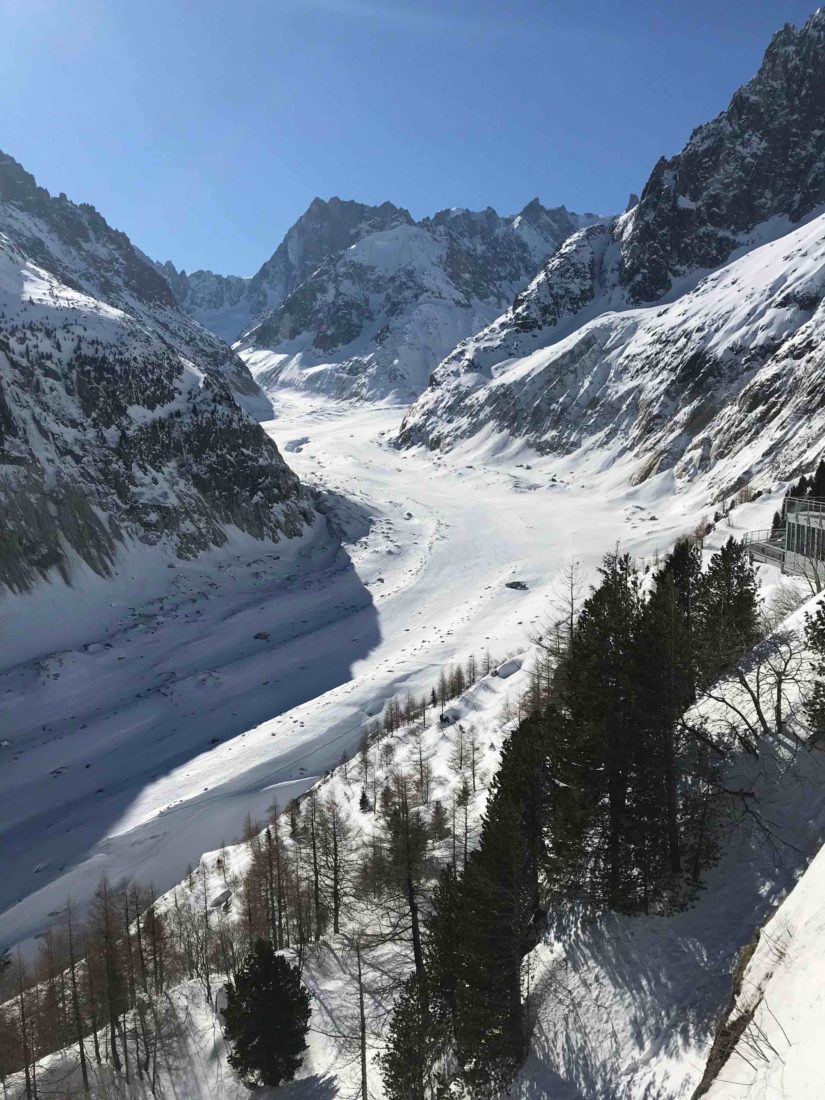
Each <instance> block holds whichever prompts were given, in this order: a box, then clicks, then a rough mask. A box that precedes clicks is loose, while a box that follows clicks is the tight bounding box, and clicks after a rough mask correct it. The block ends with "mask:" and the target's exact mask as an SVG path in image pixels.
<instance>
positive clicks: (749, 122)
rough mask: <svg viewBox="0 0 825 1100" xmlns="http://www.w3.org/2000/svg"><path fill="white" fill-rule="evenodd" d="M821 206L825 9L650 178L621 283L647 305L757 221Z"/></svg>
mask: <svg viewBox="0 0 825 1100" xmlns="http://www.w3.org/2000/svg"><path fill="white" fill-rule="evenodd" d="M824 202H825V10H820V11H818V12H816V14H815V15H813V16H812V17H811V19H810V20H809V21H808V23H806V25H805V26H804V27H803V28H802V29H801V30H797V29H796V28H795V27H792V26H789V25H788V26H785V27H784V28H783V29H782V30H781V31H779V33H778V34H776V35H775V36H774V38H773V41H772V42H771V44H770V46H769V47H768V50H767V53H766V54H765V59H764V61H763V63H762V66H761V68H760V69H759V72H758V73H757V74H756V76H755V77H754V78H753V80H751V81H750V82H749V83H748V84H746V85H745V86H744V87H743V88H740V89H739V91H738V92H736V94H735V95H734V97H733V99H732V100H731V102H730V106H729V107H728V108H727V110H726V111H723V112H722V113H721V114H720V115H718V116H717V117H716V118H715V119H714V120H713V121H712V122H708V123H706V124H705V125H704V126H700V127H699V128H698V129H697V130H694V132H693V134H692V135H691V138H690V140H689V141H688V143H687V145H686V146H685V148H684V149H683V150H682V152H681V153H679V154H678V155H677V156H675V157H673V158H672V159H671V160H665V159H664V158H662V159H661V160H660V161H659V163H658V164H657V165H656V167H655V168H654V169H653V172H652V173H651V176H650V179H649V180H648V182H647V184H646V186H645V189H644V191H643V192H642V197H641V201H640V203H639V205H638V207H637V209H636V214H635V217H634V219H633V228H632V231H631V232H630V233H628V235H627V237H626V239H625V241H624V245H623V248H622V266H621V275H620V277H621V281H622V283H623V284H624V285H626V286H627V288H628V293H629V296H630V299H631V301H633V302H650V301H654V300H655V299H657V298H659V297H661V295H662V294H665V293H666V292H667V291H668V290H670V288H671V285H672V283H673V280H674V279H675V278H678V277H679V276H681V275H682V274H684V273H685V272H689V271H692V270H695V269H696V268H710V267H716V266H717V265H718V264H720V263H722V262H723V261H724V260H726V259H727V257H728V256H729V255H730V254H731V252H732V251H733V250H734V249H735V248H737V247H738V246H739V245H740V244H741V242H742V239H743V237H745V236H746V235H747V233H748V232H749V231H750V230H752V229H753V228H754V226H757V225H759V224H760V223H761V222H764V221H767V219H768V218H771V217H774V216H776V215H785V216H787V217H788V218H789V219H790V221H791V222H798V221H799V220H800V218H802V217H803V216H804V215H805V214H807V213H808V212H809V211H810V210H812V209H813V208H814V207H815V206H818V205H819V204H820V203H824Z"/></svg>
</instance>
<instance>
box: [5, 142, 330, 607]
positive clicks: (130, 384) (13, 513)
mask: <svg viewBox="0 0 825 1100" xmlns="http://www.w3.org/2000/svg"><path fill="white" fill-rule="evenodd" d="M238 402H240V403H242V404H243V405H245V406H246V408H247V409H248V410H250V411H252V412H257V413H259V414H263V415H266V413H267V410H268V409H269V406H268V403H267V402H266V401H265V400H264V398H263V396H262V394H261V393H260V390H259V389H258V388H257V386H256V385H255V383H254V382H253V381H252V378H251V377H250V375H249V373H248V371H247V370H246V368H245V366H244V365H243V363H242V362H241V361H240V359H238V357H237V356H236V355H234V354H233V353H232V352H231V351H230V350H229V349H228V348H227V347H226V345H224V344H223V343H221V341H220V340H218V339H217V338H216V337H215V336H214V335H213V334H212V333H209V332H207V331H206V330H205V329H203V328H202V327H201V326H200V325H198V324H197V323H196V322H194V321H193V320H192V319H191V318H190V317H189V316H188V315H187V314H186V313H184V312H183V311H182V310H181V309H180V307H178V306H177V304H176V303H175V300H174V298H173V297H172V294H171V292H170V291H169V288H168V286H167V285H166V283H165V282H164V281H163V280H162V279H161V278H160V277H159V276H158V275H157V273H156V272H155V271H154V270H153V269H152V268H151V267H150V266H149V265H147V264H146V263H145V262H144V261H143V260H142V259H141V257H140V255H139V254H138V253H137V252H136V250H135V249H134V248H133V247H132V245H131V244H130V243H129V241H128V239H127V238H126V237H125V236H124V235H123V234H122V233H118V232H117V231H115V230H112V229H111V228H110V227H109V226H108V225H107V224H106V222H105V221H104V220H103V218H102V217H101V216H100V215H99V214H97V213H96V211H94V210H93V209H92V208H91V207H87V206H75V205H74V204H73V203H71V202H69V201H68V200H67V199H66V198H65V196H61V197H59V198H56V199H55V198H52V197H51V196H50V195H49V194H48V193H47V192H46V191H44V190H43V189H42V188H39V187H37V185H36V183H35V181H34V180H33V178H32V177H31V176H30V175H28V173H26V172H25V171H24V170H23V169H22V168H21V167H20V166H19V165H18V164H17V163H16V162H15V161H13V160H12V159H11V158H10V157H7V156H2V157H0V500H1V501H2V507H3V511H4V518H5V521H6V526H5V531H4V535H3V539H2V541H1V542H0V585H5V586H7V587H8V588H11V589H26V588H29V587H31V585H32V584H33V583H34V582H35V581H36V580H37V579H38V578H39V577H45V576H47V575H49V574H50V572H51V571H52V570H57V571H59V573H60V574H61V575H62V576H63V577H64V579H67V578H68V577H69V575H70V574H71V572H72V570H73V568H74V566H76V565H78V564H81V563H83V564H85V565H86V566H89V567H91V568H92V569H93V570H95V571H96V572H99V573H104V574H105V573H109V572H110V571H111V569H112V566H113V563H114V561H115V559H116V557H117V556H118V554H119V553H120V552H121V551H122V550H123V548H124V547H125V546H126V545H127V544H128V543H130V542H131V541H134V540H136V541H138V542H141V543H144V544H148V545H156V544H163V545H165V546H167V547H168V549H169V550H170V551H171V552H173V553H175V554H177V555H179V556H181V557H192V556H194V555H196V554H197V553H199V552H200V551H201V550H203V549H205V548H207V547H210V546H218V545H221V544H222V543H224V542H225V541H226V540H227V538H228V530H229V529H230V528H234V529H239V530H240V531H243V532H246V533H248V534H251V535H253V536H254V537H256V538H267V539H271V540H274V541H277V540H280V539H281V538H282V537H284V536H292V535H296V534H298V533H300V532H301V531H302V530H303V529H304V527H305V526H306V525H307V524H310V523H312V522H313V519H314V512H313V509H312V507H311V505H310V502H309V498H308V497H307V495H306V493H305V491H304V490H303V489H302V487H301V486H300V484H299V482H298V480H297V478H296V477H295V476H294V475H293V474H292V473H291V472H290V471H289V469H288V468H287V467H286V465H285V463H284V461H283V460H282V458H281V456H280V454H279V453H278V451H277V449H276V447H275V446H274V444H273V443H272V441H271V440H270V439H269V438H268V437H267V435H266V434H265V433H264V432H263V431H262V430H261V429H260V428H259V427H258V425H257V424H256V423H255V422H254V421H253V420H252V419H251V417H250V416H249V415H248V413H247V412H244V411H243V410H242V409H241V408H240V407H239V404H238Z"/></svg>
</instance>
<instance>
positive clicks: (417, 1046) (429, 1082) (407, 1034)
mask: <svg viewBox="0 0 825 1100" xmlns="http://www.w3.org/2000/svg"><path fill="white" fill-rule="evenodd" d="M444 1054H445V1041H444V1035H443V1032H442V1031H441V1030H440V1029H439V1028H438V1027H437V1026H436V1025H434V1023H433V1016H432V1014H431V1012H430V1009H429V1004H428V995H427V983H426V980H424V979H423V978H420V977H419V976H418V975H417V974H411V975H410V977H409V978H407V980H406V981H405V982H404V985H403V986H402V988H401V993H400V994H399V996H398V998H397V1000H396V1002H395V1005H394V1008H393V1014H392V1020H391V1022H390V1027H389V1033H388V1036H387V1049H386V1052H385V1054H384V1055H383V1056H382V1057H381V1059H380V1065H381V1076H382V1079H383V1082H384V1090H385V1093H386V1096H387V1098H388V1100H440V1098H442V1097H446V1096H448V1095H449V1091H448V1083H447V1081H446V1079H445V1075H444V1074H443V1073H439V1068H438V1065H439V1062H440V1060H441V1059H442V1058H443V1056H444Z"/></svg>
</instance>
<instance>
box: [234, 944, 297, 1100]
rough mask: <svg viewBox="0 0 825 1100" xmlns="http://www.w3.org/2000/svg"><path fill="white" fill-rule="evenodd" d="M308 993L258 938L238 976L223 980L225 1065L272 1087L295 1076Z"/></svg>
mask: <svg viewBox="0 0 825 1100" xmlns="http://www.w3.org/2000/svg"><path fill="white" fill-rule="evenodd" d="M309 1001H310V995H309V991H308V990H307V989H306V988H305V987H304V986H303V985H302V984H301V975H300V971H299V970H298V967H297V966H293V965H291V964H290V963H289V962H287V960H286V959H285V958H284V957H283V956H282V955H278V954H276V952H275V949H274V947H273V946H272V944H271V943H268V942H267V941H265V940H258V941H257V942H256V943H255V947H254V949H253V951H252V954H251V955H250V956H249V957H248V958H247V959H246V961H245V963H244V964H243V966H242V967H241V969H240V971H239V973H238V976H237V978H236V979H235V980H234V981H231V980H230V981H228V982H227V983H226V1008H225V1009H224V1010H223V1017H224V1030H225V1033H226V1037H227V1039H228V1040H229V1041H230V1042H231V1043H232V1053H231V1054H230V1055H229V1059H228V1060H229V1064H230V1065H231V1066H232V1067H233V1069H235V1070H237V1072H238V1073H239V1074H240V1075H241V1077H242V1078H243V1079H244V1080H247V1081H251V1082H253V1083H256V1084H261V1085H268V1086H270V1087H277V1086H278V1085H282V1084H284V1083H285V1082H287V1081H291V1080H292V1078H293V1077H294V1076H295V1071H296V1070H297V1068H298V1066H299V1065H300V1064H301V1057H302V1055H303V1052H304V1051H305V1050H306V1033H307V1027H308V1025H309V1017H310V1006H309Z"/></svg>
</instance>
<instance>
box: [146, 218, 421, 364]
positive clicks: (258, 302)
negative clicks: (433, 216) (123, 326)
mask: <svg viewBox="0 0 825 1100" xmlns="http://www.w3.org/2000/svg"><path fill="white" fill-rule="evenodd" d="M411 221H412V218H411V217H410V215H409V214H408V213H407V211H406V210H401V209H400V208H399V207H397V206H393V205H392V203H389V202H385V203H383V204H382V205H381V206H366V205H364V204H363V203H360V202H349V201H344V200H342V199H339V198H332V199H330V200H329V201H328V202H324V200H323V199H317V198H316V199H313V201H312V202H311V203H310V206H309V208H308V209H307V211H306V213H304V214H302V215H301V217H300V218H299V219H298V221H297V222H296V223H295V225H293V226H292V228H291V229H290V230H289V232H288V233H287V234H286V236H285V237H284V239H283V240H282V241H281V243H280V244H279V245H278V247H277V249H276V250H275V252H274V253H273V254H272V256H271V257H270V258H269V259H268V260H267V261H266V263H265V264H264V265H263V266H262V267H261V268H260V270H259V271H258V272H257V273H256V274H255V275H253V276H252V277H251V278H242V277H240V276H238V275H216V274H215V273H214V272H212V271H193V272H191V273H190V274H188V275H187V273H186V272H185V271H178V270H177V268H176V267H175V265H174V264H173V263H171V261H167V262H166V263H164V264H155V268H156V270H157V271H158V272H159V273H160V274H161V275H163V277H164V278H165V279H166V281H167V282H168V283H169V286H170V287H171V289H172V293H173V294H174V295H175V297H176V299H177V300H178V302H179V303H180V304H181V305H182V306H183V308H184V309H186V310H187V311H188V312H189V313H191V315H192V316H193V317H194V318H195V319H196V320H198V321H200V322H201V324H203V325H205V326H206V328H208V329H211V330H212V331H213V332H215V333H216V334H217V335H218V336H220V337H221V338H222V339H223V340H226V341H227V343H232V342H234V341H235V340H237V339H238V338H239V337H240V336H241V334H242V333H243V332H244V331H245V330H246V329H247V328H249V327H250V326H251V325H252V324H253V322H254V321H256V320H257V319H258V318H260V317H261V316H262V315H263V314H264V313H266V312H267V311H268V310H270V309H272V308H274V307H275V306H277V305H278V304H279V303H280V302H282V301H283V300H284V298H286V297H287V296H288V295H289V294H291V293H292V291H293V290H295V289H296V288H297V287H298V286H300V284H301V283H302V282H303V281H304V280H305V279H306V278H307V277H308V276H309V275H311V274H312V272H313V271H314V270H315V269H316V268H317V267H318V265H319V264H321V263H322V262H323V261H324V260H325V259H326V258H327V257H328V256H330V255H333V254H337V253H339V252H342V251H343V250H344V249H346V248H349V247H350V245H352V244H354V243H355V242H356V241H358V240H360V239H361V238H362V237H364V236H366V235H368V234H369V233H375V232H381V230H383V229H389V228H391V227H392V226H394V225H396V224H402V223H405V222H406V223H409V222H411Z"/></svg>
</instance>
